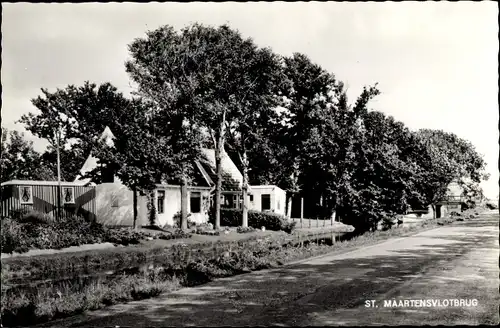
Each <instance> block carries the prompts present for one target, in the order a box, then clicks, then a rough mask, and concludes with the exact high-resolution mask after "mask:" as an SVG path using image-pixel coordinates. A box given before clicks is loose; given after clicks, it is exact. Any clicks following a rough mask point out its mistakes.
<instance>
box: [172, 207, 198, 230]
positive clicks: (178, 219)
mask: <svg viewBox="0 0 500 328" xmlns="http://www.w3.org/2000/svg"><path fill="white" fill-rule="evenodd" d="M190 217H191V213H188V215H187V227H188V229H191V228H193V227H194V226H196V222H194V221H192V220H191V218H190ZM181 218H182V214H181V211H179V212H177V213H175V214H174V217H173V219H174V227H175V228H180V227H181Z"/></svg>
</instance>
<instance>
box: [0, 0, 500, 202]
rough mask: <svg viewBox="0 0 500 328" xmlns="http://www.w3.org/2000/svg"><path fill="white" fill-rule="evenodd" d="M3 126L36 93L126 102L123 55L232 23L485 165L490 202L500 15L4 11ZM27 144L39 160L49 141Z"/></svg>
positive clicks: (222, 8) (55, 7) (481, 7)
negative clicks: (368, 92) (450, 136)
mask: <svg viewBox="0 0 500 328" xmlns="http://www.w3.org/2000/svg"><path fill="white" fill-rule="evenodd" d="M2 6H3V14H2V15H3V17H2V111H1V114H2V127H6V128H8V129H17V130H20V131H24V129H23V127H22V126H21V125H20V124H16V123H15V122H16V121H17V120H18V119H19V118H20V117H21V115H23V114H25V113H28V112H32V111H34V110H35V109H34V107H33V106H32V105H31V102H30V100H31V99H32V98H35V97H37V96H38V95H40V94H41V92H40V88H47V89H49V91H55V90H56V88H64V87H65V86H67V85H68V84H75V85H81V84H83V82H84V81H86V80H89V81H91V82H94V83H103V82H111V83H112V84H114V85H115V86H116V87H117V88H118V89H119V90H120V91H121V92H123V93H125V94H128V93H129V92H130V91H132V90H133V89H132V86H131V85H130V82H129V78H128V76H127V74H126V73H125V67H124V63H125V61H126V60H127V59H128V58H129V54H128V50H127V45H128V44H130V43H131V42H132V41H133V40H134V39H135V38H138V37H143V36H145V33H146V31H148V30H154V29H156V28H158V27H160V26H162V25H171V26H173V27H174V28H176V29H181V28H182V27H184V26H186V25H188V24H191V23H194V22H199V23H203V24H207V25H215V26H217V25H221V24H224V23H228V24H229V25H230V26H231V27H232V28H235V29H238V30H239V31H240V32H241V33H242V34H243V35H244V36H245V37H251V38H253V39H254V41H255V42H256V43H257V44H258V45H260V46H265V47H271V48H272V49H273V50H274V51H275V52H276V53H279V54H281V55H291V54H292V53H294V52H301V53H304V54H306V55H308V56H309V57H310V58H311V59H312V60H313V61H314V62H315V63H317V64H320V65H321V66H322V67H324V68H325V69H327V70H329V71H330V72H332V73H334V74H335V75H336V77H337V78H338V79H340V80H342V81H344V83H346V85H347V86H348V87H349V96H350V100H351V101H354V100H355V98H356V96H357V95H358V94H359V93H360V92H361V90H362V87H363V86H364V85H373V84H374V83H375V82H378V86H379V89H380V90H381V92H382V94H381V95H380V96H378V97H377V98H376V99H375V100H374V101H373V102H372V103H371V108H373V109H374V110H379V111H382V112H384V113H386V114H387V115H392V116H394V117H395V118H396V119H397V120H400V121H402V122H404V123H405V124H406V125H407V126H408V127H409V128H410V129H420V128H431V129H442V130H444V131H448V132H453V133H455V134H457V135H458V136H459V137H461V138H464V139H468V140H469V141H471V142H472V143H473V144H474V145H475V146H476V149H477V150H478V152H479V153H481V154H483V155H484V158H485V160H486V162H487V163H488V166H487V171H488V173H490V174H491V178H490V179H489V181H487V182H485V183H483V189H484V191H485V194H486V195H487V196H488V197H489V198H497V197H498V190H499V189H498V181H499V173H498V172H499V170H498V154H499V148H498V147H499V135H498V128H499V124H498V123H499V117H498V115H499V109H498V75H497V74H498V59H497V58H498V50H499V45H498V22H497V17H498V5H497V4H496V2H492V1H489V2H484V1H483V2H469V1H459V2H445V1H441V2H402V3H401V2H380V3H376V2H360V3H355V2H342V3H340V2H327V3H321V2H302V3H300V2H299V3H297V2H295V3H285V2H272V3H265V2H262V3H248V2H247V3H234V2H225V3H144V4H142V3H85V4H72V3H69V4H55V3H52V4H32V3H16V4H2ZM30 138H32V139H33V140H35V147H36V148H37V150H40V151H41V150H43V149H44V147H45V145H46V144H45V142H44V141H42V140H36V138H35V137H33V136H30Z"/></svg>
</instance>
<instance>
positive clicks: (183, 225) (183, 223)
mask: <svg viewBox="0 0 500 328" xmlns="http://www.w3.org/2000/svg"><path fill="white" fill-rule="evenodd" d="M187 198H188V185H187V179H186V175H185V174H184V173H183V174H182V184H181V226H180V228H181V229H182V230H183V231H185V230H187V228H188V222H187V221H188V208H187Z"/></svg>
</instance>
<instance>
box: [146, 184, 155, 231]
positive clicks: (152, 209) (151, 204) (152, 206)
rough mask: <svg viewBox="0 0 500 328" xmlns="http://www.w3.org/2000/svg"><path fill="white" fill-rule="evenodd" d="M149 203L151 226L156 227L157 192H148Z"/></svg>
mask: <svg viewBox="0 0 500 328" xmlns="http://www.w3.org/2000/svg"><path fill="white" fill-rule="evenodd" d="M148 194H149V195H148V198H149V199H148V202H149V213H148V214H149V224H150V225H156V204H155V201H156V199H155V198H156V197H155V191H154V190H151V191H149V192H148Z"/></svg>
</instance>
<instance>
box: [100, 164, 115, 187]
mask: <svg viewBox="0 0 500 328" xmlns="http://www.w3.org/2000/svg"><path fill="white" fill-rule="evenodd" d="M101 180H102V183H113V182H115V174H114V172H113V170H112V169H110V168H108V167H102V168H101Z"/></svg>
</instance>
